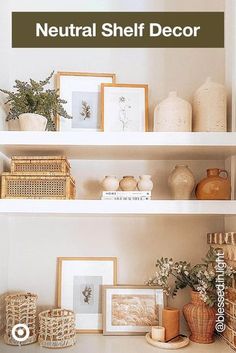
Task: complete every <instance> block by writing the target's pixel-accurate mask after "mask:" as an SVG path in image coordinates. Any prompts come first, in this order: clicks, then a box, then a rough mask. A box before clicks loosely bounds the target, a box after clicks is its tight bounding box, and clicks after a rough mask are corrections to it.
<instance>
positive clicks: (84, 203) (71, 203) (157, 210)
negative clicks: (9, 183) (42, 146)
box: [0, 199, 236, 216]
mask: <svg viewBox="0 0 236 353" xmlns="http://www.w3.org/2000/svg"><path fill="white" fill-rule="evenodd" d="M0 214H6V215H7V214H9V215H17V214H19V215H22V214H30V215H33V214H35V215H37V214H40V215H57V214H59V215H104V216H106V215H236V201H195V200H192V201H172V200H156V201H154V200H152V201H107V200H106V201H101V200H25V199H22V200H10V199H5V200H0Z"/></svg>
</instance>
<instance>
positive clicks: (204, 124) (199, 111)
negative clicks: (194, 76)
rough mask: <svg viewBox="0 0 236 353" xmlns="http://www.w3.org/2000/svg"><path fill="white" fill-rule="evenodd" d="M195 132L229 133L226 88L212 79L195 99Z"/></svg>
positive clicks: (199, 89)
mask: <svg viewBox="0 0 236 353" xmlns="http://www.w3.org/2000/svg"><path fill="white" fill-rule="evenodd" d="M193 131H203V132H204V131H206V132H211V131H212V132H216V131H219V132H225V131H227V92H226V87H225V86H224V85H221V84H219V83H216V82H213V81H212V80H211V78H210V77H208V78H207V80H206V81H205V83H204V84H203V85H202V86H201V87H199V88H198V90H197V91H196V92H195V94H194V97H193Z"/></svg>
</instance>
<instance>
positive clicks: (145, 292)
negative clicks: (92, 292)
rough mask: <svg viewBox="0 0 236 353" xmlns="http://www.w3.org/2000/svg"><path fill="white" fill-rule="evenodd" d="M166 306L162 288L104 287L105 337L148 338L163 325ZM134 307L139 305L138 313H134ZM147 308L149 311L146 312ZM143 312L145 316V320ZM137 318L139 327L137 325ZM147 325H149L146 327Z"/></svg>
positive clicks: (135, 286) (136, 286)
mask: <svg viewBox="0 0 236 353" xmlns="http://www.w3.org/2000/svg"><path fill="white" fill-rule="evenodd" d="M129 304H130V305H131V304H132V310H131V311H129V309H128V308H129ZM145 304H146V306H145ZM165 304H166V297H165V295H164V291H163V289H162V288H160V287H150V286H144V285H140V286H139V285H118V286H110V285H105V286H103V334H104V335H108V336H109V335H118V336H121V335H124V336H127V335H145V334H146V333H147V332H149V331H150V327H151V326H160V325H161V323H162V310H163V308H164V307H165ZM134 305H136V306H137V308H136V314H135V312H134V310H133V308H134ZM147 308H149V309H148V310H149V311H148V310H146V309H147ZM124 310H125V311H126V312H125V311H124ZM142 312H144V313H145V315H146V316H145V317H143V318H142ZM137 313H138V315H137ZM135 315H136V317H135ZM136 319H137V325H134V324H133V323H134V322H135V320H136ZM147 322H150V324H149V325H147V324H146V323H147ZM144 323H145V324H144ZM142 324H143V325H142Z"/></svg>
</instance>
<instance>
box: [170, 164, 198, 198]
mask: <svg viewBox="0 0 236 353" xmlns="http://www.w3.org/2000/svg"><path fill="white" fill-rule="evenodd" d="M168 185H169V187H170V189H171V194H172V196H173V198H174V199H175V200H189V199H190V197H191V193H192V191H193V188H194V185H195V179H194V176H193V173H192V172H191V170H190V169H189V167H188V166H187V165H176V166H175V168H174V170H173V171H172V172H171V174H170V176H169V178H168Z"/></svg>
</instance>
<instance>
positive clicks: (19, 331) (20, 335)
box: [11, 324, 30, 343]
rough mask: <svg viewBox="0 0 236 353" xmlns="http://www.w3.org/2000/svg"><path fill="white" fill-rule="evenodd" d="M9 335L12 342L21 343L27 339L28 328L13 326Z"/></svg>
mask: <svg viewBox="0 0 236 353" xmlns="http://www.w3.org/2000/svg"><path fill="white" fill-rule="evenodd" d="M11 334H12V337H13V338H14V340H16V341H17V342H20V343H21V342H24V341H26V340H27V338H29V335H30V330H29V327H28V326H27V325H25V324H17V325H15V326H13V328H12V330H11Z"/></svg>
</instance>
